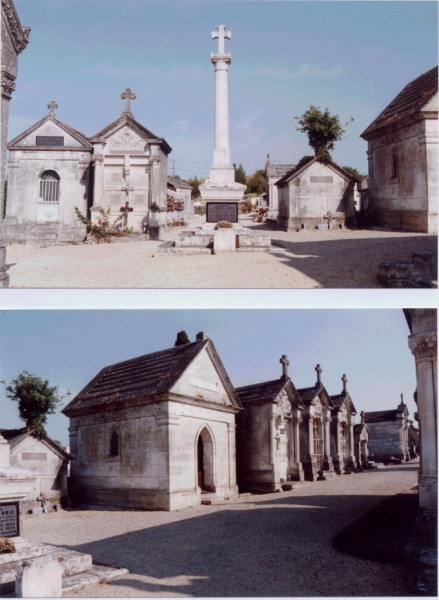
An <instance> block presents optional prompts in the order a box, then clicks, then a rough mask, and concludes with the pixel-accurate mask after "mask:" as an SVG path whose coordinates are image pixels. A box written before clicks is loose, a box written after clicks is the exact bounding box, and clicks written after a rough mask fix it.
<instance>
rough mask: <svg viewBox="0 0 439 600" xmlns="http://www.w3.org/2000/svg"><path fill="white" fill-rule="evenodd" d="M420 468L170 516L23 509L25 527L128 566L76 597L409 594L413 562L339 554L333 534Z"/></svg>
mask: <svg viewBox="0 0 439 600" xmlns="http://www.w3.org/2000/svg"><path fill="white" fill-rule="evenodd" d="M417 468H418V465H417V464H405V465H399V466H388V467H383V468H381V469H379V470H377V471H373V472H370V471H369V472H364V473H355V474H351V475H342V476H338V477H336V478H334V479H330V480H329V479H328V480H326V481H322V482H314V483H309V484H308V483H304V484H298V485H297V488H296V489H294V490H293V491H291V492H284V493H282V494H267V495H262V496H247V497H241V498H239V499H238V500H236V501H234V502H228V503H224V504H222V505H212V506H196V507H193V508H188V509H184V510H181V511H177V512H173V513H166V512H137V511H106V510H96V511H71V512H65V513H51V514H48V515H38V516H26V517H25V518H24V523H23V531H22V534H23V535H24V536H25V537H26V538H28V539H30V540H32V541H40V542H46V543H50V544H55V545H62V546H66V547H69V548H72V549H76V550H80V551H83V552H87V553H91V554H92V556H93V559H94V561H95V562H101V563H105V564H111V565H118V566H123V567H127V568H128V569H129V570H130V574H129V575H128V576H126V577H123V578H121V579H119V580H115V581H113V582H112V583H108V584H101V585H96V586H92V587H89V588H85V589H83V590H82V592H81V593H78V594H76V595H77V596H80V597H218V596H229V597H242V596H265V597H267V596H284V597H285V596H410V595H413V590H414V589H415V588H414V585H415V579H416V578H415V573H414V571H413V570H412V569H411V568H410V567H408V566H401V565H395V564H383V563H379V562H375V561H373V560H366V559H362V558H356V557H353V556H351V555H348V554H342V553H341V552H339V551H338V550H336V549H335V548H334V547H333V545H332V541H333V538H334V536H335V535H336V534H337V533H338V532H339V531H341V530H342V529H343V528H345V527H346V526H348V525H349V524H350V523H352V522H353V521H355V520H356V519H358V518H359V517H360V516H361V515H363V514H364V513H366V512H367V511H369V510H371V509H372V508H374V507H375V506H377V505H378V504H379V503H380V502H381V501H382V500H383V499H384V498H386V497H389V496H392V495H394V494H400V493H415V492H414V491H413V487H414V486H415V484H416V482H417Z"/></svg>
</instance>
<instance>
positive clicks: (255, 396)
mask: <svg viewBox="0 0 439 600" xmlns="http://www.w3.org/2000/svg"><path fill="white" fill-rule="evenodd" d="M284 388H286V389H287V390H288V391H289V392H290V394H291V393H293V394H294V396H295V398H296V401H297V402H298V403H299V404H300V405H302V406H303V403H302V401H301V398H300V396H299V394H298V393H297V390H296V388H295V387H294V385H293V382H292V381H291V379H290V378H289V377H288V378H286V379H285V378H283V377H282V378H280V379H273V380H272V381H264V382H262V383H255V384H252V385H246V386H242V387H239V388H236V392H237V394H238V396H239V399H240V401H241V403H242V404H244V405H245V404H249V403H260V404H264V403H266V402H275V401H276V399H277V397H278V396H279V394H280V393H281V392H282V390H283V389H284Z"/></svg>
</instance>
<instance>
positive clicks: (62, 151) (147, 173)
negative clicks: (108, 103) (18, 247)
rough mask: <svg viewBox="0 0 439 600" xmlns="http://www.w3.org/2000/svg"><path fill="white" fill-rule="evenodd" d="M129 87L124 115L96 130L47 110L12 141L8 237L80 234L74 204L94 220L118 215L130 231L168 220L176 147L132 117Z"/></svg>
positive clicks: (72, 236)
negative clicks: (82, 129) (106, 213)
mask: <svg viewBox="0 0 439 600" xmlns="http://www.w3.org/2000/svg"><path fill="white" fill-rule="evenodd" d="M135 97H136V96H135V94H134V93H133V92H132V91H131V90H130V89H129V88H127V89H126V90H125V91H124V92H123V93H122V94H121V98H122V100H123V101H124V103H125V106H124V110H123V113H122V115H121V116H120V117H119V118H118V119H116V121H114V122H113V123H111V124H110V125H108V126H107V127H105V128H104V129H102V130H101V131H99V132H98V133H97V134H96V135H94V136H92V137H87V136H85V135H84V134H82V133H81V132H79V131H77V130H75V129H73V128H72V127H71V126H70V125H67V123H64V122H63V121H61V120H60V119H58V117H57V116H56V114H55V111H56V109H57V108H58V107H57V104H56V103H55V102H54V101H51V102H49V104H48V109H49V113H48V114H47V115H46V116H45V117H43V118H42V119H41V120H40V121H38V122H37V123H35V124H34V125H32V126H31V127H29V128H28V129H27V130H26V131H24V132H23V133H21V134H20V135H18V136H17V137H16V138H14V139H13V140H12V141H11V142H10V143H9V144H8V149H9V162H8V173H9V175H8V195H7V204H6V218H5V222H4V232H5V238H6V239H7V240H8V241H17V242H26V241H34V240H44V241H54V242H56V241H60V242H63V241H64V242H65V241H81V240H82V239H83V238H84V236H85V226H84V225H83V223H82V222H81V221H80V220H79V219H78V216H77V215H76V212H75V208H78V210H79V211H80V212H81V213H82V214H83V215H84V216H90V217H91V219H92V221H95V220H96V219H97V218H98V216H99V214H100V212H99V211H100V210H101V209H103V210H109V211H110V220H114V219H116V218H117V217H120V216H121V215H122V216H123V217H124V221H125V222H124V224H126V226H127V227H129V228H132V229H133V231H146V230H148V228H150V229H151V232H152V230H154V231H153V233H154V235H155V236H156V235H158V233H159V232H160V229H161V228H162V227H166V211H167V164H168V162H167V157H168V154H169V153H170V152H171V147H170V146H169V145H168V143H167V142H166V140H164V139H163V138H160V137H158V136H156V135H155V134H154V133H152V132H151V131H149V130H148V129H146V128H145V127H144V126H143V125H142V124H140V123H139V122H138V121H136V119H135V118H134V116H133V114H132V112H131V101H132V100H134V99H135Z"/></svg>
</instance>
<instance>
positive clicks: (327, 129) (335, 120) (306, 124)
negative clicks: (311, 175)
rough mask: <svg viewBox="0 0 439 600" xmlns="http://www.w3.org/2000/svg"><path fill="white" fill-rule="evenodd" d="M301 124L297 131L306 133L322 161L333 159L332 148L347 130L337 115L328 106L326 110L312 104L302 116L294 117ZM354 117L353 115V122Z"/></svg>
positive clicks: (316, 154)
mask: <svg viewBox="0 0 439 600" xmlns="http://www.w3.org/2000/svg"><path fill="white" fill-rule="evenodd" d="M294 118H295V119H297V122H298V124H299V126H298V127H296V129H297V131H301V132H302V133H306V134H307V136H308V143H309V145H310V146H311V148H312V149H313V150H314V153H315V156H317V158H318V160H319V161H321V162H329V161H330V160H331V155H330V153H329V151H330V150H334V146H335V142H337V141H339V140H341V138H342V137H343V134H344V133H345V130H344V129H343V128H342V126H341V123H340V119H339V117H338V116H337V115H331V114H330V112H329V110H328V109H327V108H326V109H325V110H324V112H322V111H321V110H320V108H318V107H316V106H312V105H311V106H310V107H309V108H308V110H307V111H306V112H304V113H303V115H302V116H301V117H294ZM352 121H353V118H352V117H351V122H352Z"/></svg>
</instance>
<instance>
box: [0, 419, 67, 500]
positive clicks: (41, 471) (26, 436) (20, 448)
mask: <svg viewBox="0 0 439 600" xmlns="http://www.w3.org/2000/svg"><path fill="white" fill-rule="evenodd" d="M0 434H1V435H2V436H3V438H4V439H5V440H6V441H7V442H8V444H9V451H10V466H11V467H12V468H14V469H18V470H25V471H27V472H30V473H32V475H33V476H34V477H35V487H34V489H33V494H34V497H33V498H32V506H35V501H36V500H37V498H42V497H44V500H45V502H47V508H48V507H49V505H50V506H53V505H54V504H57V505H59V504H60V503H64V502H65V501H66V500H67V469H68V463H69V455H68V453H67V452H66V450H64V448H62V447H61V446H60V445H59V444H58V443H57V442H55V441H53V440H52V439H50V438H49V437H48V436H43V437H42V438H41V439H38V438H36V437H33V436H32V435H31V434H30V433H29V432H28V431H27V430H26V428H23V429H2V430H0ZM32 506H31V508H32ZM39 506H41V504H40V505H39Z"/></svg>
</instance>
